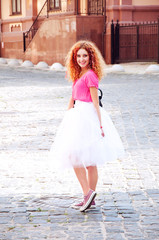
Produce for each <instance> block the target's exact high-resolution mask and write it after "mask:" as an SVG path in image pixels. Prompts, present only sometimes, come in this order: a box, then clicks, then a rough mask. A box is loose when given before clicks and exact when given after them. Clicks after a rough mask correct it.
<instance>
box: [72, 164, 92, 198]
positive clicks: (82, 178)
mask: <svg viewBox="0 0 159 240" xmlns="http://www.w3.org/2000/svg"><path fill="white" fill-rule="evenodd" d="M74 171H75V174H76V176H77V179H78V181H79V183H80V185H81V187H82V190H83V194H84V195H87V193H88V191H89V189H90V187H89V184H88V180H87V173H86V169H85V168H84V167H80V168H74Z"/></svg>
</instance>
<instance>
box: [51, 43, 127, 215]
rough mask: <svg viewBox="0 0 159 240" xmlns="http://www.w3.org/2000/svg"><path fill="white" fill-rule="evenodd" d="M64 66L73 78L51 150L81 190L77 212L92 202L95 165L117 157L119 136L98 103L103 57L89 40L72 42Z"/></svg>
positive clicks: (96, 173) (86, 207)
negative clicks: (81, 194) (69, 94)
mask: <svg viewBox="0 0 159 240" xmlns="http://www.w3.org/2000/svg"><path fill="white" fill-rule="evenodd" d="M66 67H67V72H68V76H69V79H70V80H71V81H72V82H73V85H72V95H71V98H70V101H69V105H68V111H67V112H66V114H65V117H64V119H63V121H62V123H61V125H60V127H59V129H58V132H57V135H56V138H55V141H54V144H53V146H52V150H51V154H52V158H53V159H54V161H56V165H58V167H63V168H67V167H73V168H74V171H75V174H76V176H77V179H78V181H79V183H80V185H81V187H82V190H83V195H84V198H83V201H82V202H79V203H77V204H75V205H74V208H79V209H80V211H81V212H83V211H85V210H86V209H88V208H90V207H92V206H95V201H94V198H95V196H96V192H95V190H96V185H97V181H98V171H97V165H98V164H103V163H105V162H106V161H112V160H115V159H117V158H119V157H121V156H122V155H123V153H124V149H123V145H122V142H121V140H120V137H119V135H118V133H117V131H116V129H115V127H114V125H113V123H112V121H111V119H110V118H109V116H108V114H107V113H106V111H105V110H104V109H103V108H101V107H99V98H98V85H99V81H100V80H101V78H102V76H103V68H104V60H103V58H102V56H101V54H100V52H99V50H98V49H97V47H96V46H95V44H94V43H92V42H90V41H79V42H77V43H75V44H74V45H73V46H72V48H71V50H70V51H69V53H68V56H67V60H66Z"/></svg>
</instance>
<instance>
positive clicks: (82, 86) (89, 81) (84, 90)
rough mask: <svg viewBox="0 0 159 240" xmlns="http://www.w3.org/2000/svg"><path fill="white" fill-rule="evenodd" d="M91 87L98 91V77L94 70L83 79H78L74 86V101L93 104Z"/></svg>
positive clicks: (89, 71)
mask: <svg viewBox="0 0 159 240" xmlns="http://www.w3.org/2000/svg"><path fill="white" fill-rule="evenodd" d="M90 87H95V88H97V89H98V77H97V75H96V74H95V72H94V71H93V70H91V69H90V70H88V71H87V72H86V73H85V74H84V75H83V76H82V77H81V78H79V79H77V80H76V81H75V82H74V83H73V86H72V98H73V100H80V101H83V102H92V98H91V94H90V90H89V88H90Z"/></svg>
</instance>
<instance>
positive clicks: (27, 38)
mask: <svg viewBox="0 0 159 240" xmlns="http://www.w3.org/2000/svg"><path fill="white" fill-rule="evenodd" d="M48 9H49V0H46V1H45V3H44V5H43V6H42V8H41V10H40V12H39V14H38V15H37V17H36V19H35V20H34V22H33V24H32V25H31V27H30V29H29V30H28V31H27V32H24V33H23V49H24V52H25V51H26V49H27V47H28V45H29V44H30V42H31V41H32V39H33V38H34V36H35V34H36V32H37V31H38V29H39V27H40V25H41V23H42V22H43V20H44V19H45V18H46V17H47V18H48V12H49V10H48Z"/></svg>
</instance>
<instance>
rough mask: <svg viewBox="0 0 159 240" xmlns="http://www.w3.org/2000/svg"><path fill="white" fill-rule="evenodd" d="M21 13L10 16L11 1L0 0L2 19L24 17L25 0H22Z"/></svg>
mask: <svg viewBox="0 0 159 240" xmlns="http://www.w3.org/2000/svg"><path fill="white" fill-rule="evenodd" d="M21 7H22V14H21V15H16V16H10V14H11V1H10V0H1V18H2V20H6V19H14V18H19V17H20V18H21V17H25V16H26V14H25V12H26V11H25V9H26V0H22V6H21Z"/></svg>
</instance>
